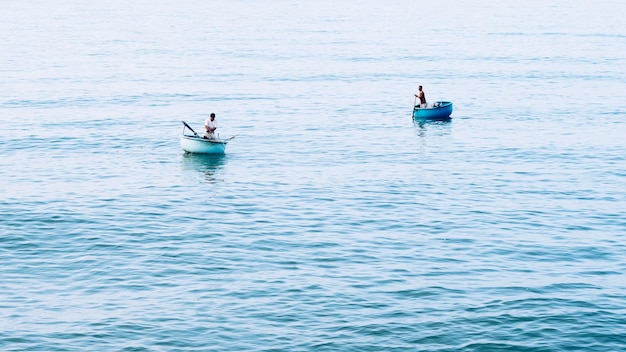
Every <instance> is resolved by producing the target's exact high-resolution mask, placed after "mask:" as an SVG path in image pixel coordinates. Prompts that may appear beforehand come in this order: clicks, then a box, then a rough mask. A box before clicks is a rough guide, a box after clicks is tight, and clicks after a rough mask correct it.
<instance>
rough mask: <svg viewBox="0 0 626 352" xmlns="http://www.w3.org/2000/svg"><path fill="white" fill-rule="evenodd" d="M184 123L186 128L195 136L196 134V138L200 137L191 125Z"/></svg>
mask: <svg viewBox="0 0 626 352" xmlns="http://www.w3.org/2000/svg"><path fill="white" fill-rule="evenodd" d="M182 123H183V125H185V127H187V128H188V129H189V130H190V131H191V132H193V134H194V135H196V136H197V135H198V134H197V133H196V131H194V130H193V128H191V126H189V125H188V124H187V122H185V121H182Z"/></svg>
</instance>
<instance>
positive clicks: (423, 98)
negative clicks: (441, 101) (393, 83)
mask: <svg viewBox="0 0 626 352" xmlns="http://www.w3.org/2000/svg"><path fill="white" fill-rule="evenodd" d="M415 97H417V98H420V108H425V107H426V95H425V94H424V91H423V90H422V86H418V87H417V94H415Z"/></svg>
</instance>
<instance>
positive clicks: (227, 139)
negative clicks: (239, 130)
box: [225, 134, 238, 141]
mask: <svg viewBox="0 0 626 352" xmlns="http://www.w3.org/2000/svg"><path fill="white" fill-rule="evenodd" d="M237 136H238V134H236V135H234V136H232V137H229V138H226V139H225V141H229V140H231V139H233V138H235V137H237Z"/></svg>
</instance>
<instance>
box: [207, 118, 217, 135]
mask: <svg viewBox="0 0 626 352" xmlns="http://www.w3.org/2000/svg"><path fill="white" fill-rule="evenodd" d="M216 129H217V121H215V114H214V113H211V117H209V118H208V119H206V120H204V130H205V132H204V138H207V139H214V138H215V134H214V133H213V132H215V130H216Z"/></svg>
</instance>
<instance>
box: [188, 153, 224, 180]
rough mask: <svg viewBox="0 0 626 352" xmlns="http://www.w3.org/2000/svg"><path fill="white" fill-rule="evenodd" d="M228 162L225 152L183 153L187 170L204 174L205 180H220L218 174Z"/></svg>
mask: <svg viewBox="0 0 626 352" xmlns="http://www.w3.org/2000/svg"><path fill="white" fill-rule="evenodd" d="M225 163H226V155H223V154H217V155H212V154H194V153H183V167H184V168H185V169H186V170H193V171H197V172H200V173H202V174H203V175H204V181H205V182H208V183H216V182H219V181H220V180H219V179H217V178H216V174H217V173H218V172H219V170H220V169H222V167H223V166H224V164H225Z"/></svg>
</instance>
